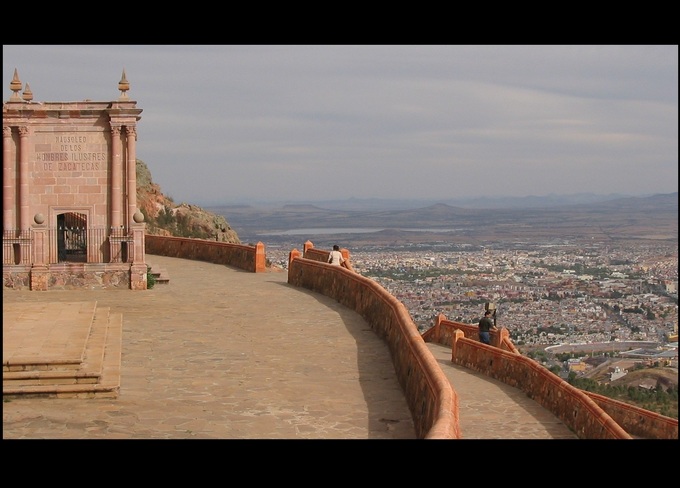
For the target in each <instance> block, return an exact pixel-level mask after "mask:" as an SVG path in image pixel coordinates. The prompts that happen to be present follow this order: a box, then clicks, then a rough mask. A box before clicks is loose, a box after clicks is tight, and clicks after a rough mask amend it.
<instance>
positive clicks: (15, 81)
mask: <svg viewBox="0 0 680 488" xmlns="http://www.w3.org/2000/svg"><path fill="white" fill-rule="evenodd" d="M9 89H10V90H12V91H13V92H14V93H12V98H10V100H13V101H17V102H18V101H20V100H21V99H20V98H19V90H21V81H19V73H17V69H16V68H14V77H13V78H12V81H11V82H10V84H9Z"/></svg>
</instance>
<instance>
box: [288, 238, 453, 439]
mask: <svg viewBox="0 0 680 488" xmlns="http://www.w3.org/2000/svg"><path fill="white" fill-rule="evenodd" d="M324 253H325V259H324ZM305 255H309V256H311V258H307V257H302V254H301V253H300V252H299V251H297V250H293V251H292V252H291V254H290V260H289V266H288V283H289V284H292V285H294V286H299V287H303V288H306V289H309V290H312V291H314V292H316V293H320V294H322V295H325V296H328V297H331V298H334V299H335V300H337V301H338V302H339V303H341V304H342V305H343V306H345V307H347V308H349V309H351V310H354V311H356V312H357V313H359V314H360V315H361V316H362V317H363V318H364V319H365V320H366V322H368V324H369V325H370V326H371V328H372V329H373V331H374V332H375V333H376V334H378V336H379V337H380V338H381V339H382V340H384V341H385V343H386V344H387V345H388V348H389V350H390V354H391V356H392V363H393V364H394V368H395V371H396V374H397V378H398V380H399V383H400V385H401V387H402V388H403V390H404V394H405V397H406V400H407V403H408V405H409V408H410V410H411V414H412V416H413V421H414V425H415V429H416V435H417V436H418V438H426V439H460V438H461V433H460V427H459V423H458V397H457V396H456V394H455V392H454V390H453V388H452V387H451V384H450V383H449V380H448V378H447V377H446V375H444V373H443V372H442V370H441V368H440V367H439V365H438V363H437V360H436V359H435V358H434V356H433V355H432V353H431V352H430V350H429V349H428V347H427V345H426V344H425V341H423V339H422V337H421V336H420V333H419V332H418V328H417V326H416V325H415V323H414V322H413V320H412V318H411V316H410V314H409V313H408V310H407V309H406V307H405V306H404V305H403V304H402V303H401V302H400V301H398V300H397V299H396V298H395V297H393V296H392V295H391V294H390V293H388V292H387V291H386V290H385V289H384V288H382V287H381V286H380V285H379V284H378V283H376V282H375V281H373V280H370V279H368V278H365V277H363V276H361V275H360V274H358V273H355V272H353V271H350V270H348V269H345V268H343V267H341V266H333V265H330V264H327V263H326V260H327V259H328V252H327V251H317V250H314V251H313V252H310V249H307V250H306V251H305Z"/></svg>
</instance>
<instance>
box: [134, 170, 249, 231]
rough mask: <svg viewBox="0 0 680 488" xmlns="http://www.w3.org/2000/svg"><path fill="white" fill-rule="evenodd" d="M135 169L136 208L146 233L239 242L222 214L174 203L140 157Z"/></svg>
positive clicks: (186, 204) (195, 206)
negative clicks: (142, 215)
mask: <svg viewBox="0 0 680 488" xmlns="http://www.w3.org/2000/svg"><path fill="white" fill-rule="evenodd" d="M136 169H137V207H138V208H139V210H140V211H141V212H142V214H144V221H145V222H146V233H147V234H151V235H161V236H163V235H165V236H176V237H193V238H198V239H209V240H217V241H220V242H229V243H232V244H241V240H240V239H239V237H238V234H237V233H236V231H234V230H233V229H232V228H231V226H230V225H229V223H228V222H227V220H226V219H225V218H224V217H223V216H222V215H217V214H214V213H212V212H208V211H207V210H204V209H202V208H201V207H199V206H197V205H191V204H188V203H180V204H179V205H177V204H175V202H174V201H173V200H172V199H171V198H170V197H168V196H166V195H164V194H163V192H162V191H161V188H160V186H158V185H157V184H156V183H154V182H153V179H152V177H151V171H149V168H148V167H147V166H146V164H145V163H144V162H143V161H142V160H141V159H138V160H137V167H136Z"/></svg>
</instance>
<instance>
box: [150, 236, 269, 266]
mask: <svg viewBox="0 0 680 488" xmlns="http://www.w3.org/2000/svg"><path fill="white" fill-rule="evenodd" d="M144 249H145V252H146V253H148V254H158V255H159V256H168V257H171V258H184V259H194V260H196V261H207V262H209V263H214V264H226V265H228V266H234V267H236V268H239V269H244V270H246V271H252V272H253V273H261V272H263V271H266V262H267V261H266V256H265V249H264V244H262V243H261V242H258V243H257V244H256V245H255V246H245V245H243V244H231V243H228V242H218V241H208V240H205V239H191V238H187V237H170V236H153V235H146V236H145V244H144Z"/></svg>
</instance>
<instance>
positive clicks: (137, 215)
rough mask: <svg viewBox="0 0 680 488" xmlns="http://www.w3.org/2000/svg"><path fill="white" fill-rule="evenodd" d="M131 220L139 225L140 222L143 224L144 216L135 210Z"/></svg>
mask: <svg viewBox="0 0 680 488" xmlns="http://www.w3.org/2000/svg"><path fill="white" fill-rule="evenodd" d="M132 219H133V220H134V221H135V222H137V223H138V224H141V223H142V222H144V214H143V213H142V212H140V211H139V210H137V211H136V212H135V214H134V215H133V216H132Z"/></svg>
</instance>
